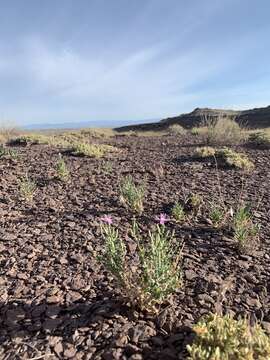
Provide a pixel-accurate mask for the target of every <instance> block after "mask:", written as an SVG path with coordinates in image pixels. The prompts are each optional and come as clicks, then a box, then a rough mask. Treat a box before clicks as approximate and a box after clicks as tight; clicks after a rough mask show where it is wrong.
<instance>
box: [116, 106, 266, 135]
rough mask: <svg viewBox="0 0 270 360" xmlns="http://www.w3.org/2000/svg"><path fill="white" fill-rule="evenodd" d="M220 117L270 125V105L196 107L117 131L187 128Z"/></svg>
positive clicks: (247, 124) (123, 127)
mask: <svg viewBox="0 0 270 360" xmlns="http://www.w3.org/2000/svg"><path fill="white" fill-rule="evenodd" d="M218 117H229V118H231V119H235V121H237V122H238V123H239V124H242V125H245V126H247V127H249V128H265V127H270V106H267V107H264V108H256V109H251V110H243V111H240V110H239V111H235V110H221V109H209V108H196V109H195V110H193V111H192V112H190V113H188V114H182V115H178V116H174V117H169V118H166V119H163V120H161V121H159V122H153V123H145V124H134V125H128V126H122V127H119V128H116V129H115V130H117V131H120V132H121V131H138V130H140V131H146V130H154V131H155V130H156V131H157V130H164V129H166V128H168V127H169V126H170V125H173V124H179V125H181V126H183V127H185V128H192V127H194V126H199V125H200V124H201V122H202V120H203V119H205V118H210V119H216V118H218Z"/></svg>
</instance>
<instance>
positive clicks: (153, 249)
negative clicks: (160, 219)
mask: <svg viewBox="0 0 270 360" xmlns="http://www.w3.org/2000/svg"><path fill="white" fill-rule="evenodd" d="M103 221H105V224H103V225H102V226H101V229H102V234H103V237H104V239H105V252H104V255H103V256H101V257H100V260H101V261H102V264H103V265H104V267H105V268H106V269H107V270H108V271H109V272H110V273H111V274H112V276H113V277H114V279H115V280H116V283H117V284H118V286H119V287H120V290H121V292H122V293H123V295H124V297H125V298H127V300H128V302H129V303H130V304H132V305H133V306H134V305H136V306H139V307H140V308H141V309H142V310H146V311H149V312H156V311H157V308H158V306H159V305H160V304H162V303H164V302H165V301H166V300H167V299H168V298H169V297H170V295H171V294H172V293H174V292H175V290H176V289H177V288H178V287H179V286H180V285H181V273H180V270H179V261H180V258H181V253H180V252H178V254H177V256H174V254H175V249H174V248H173V247H172V241H173V239H174V234H173V233H170V232H169V231H168V230H166V228H165V225H157V226H156V228H155V229H154V230H152V231H150V230H149V232H148V234H147V235H146V236H142V234H141V232H140V230H139V226H138V224H137V222H136V221H135V220H134V221H133V225H132V231H131V234H132V236H133V238H134V240H136V242H137V250H138V259H139V263H138V264H137V265H136V266H135V268H134V266H133V267H132V266H130V264H129V263H128V262H127V259H126V256H125V255H126V247H125V244H124V242H123V241H122V240H121V239H120V237H119V233H118V230H117V229H115V228H114V227H113V225H112V220H111V218H110V217H108V216H106V217H104V218H103Z"/></svg>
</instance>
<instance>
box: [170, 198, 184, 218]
mask: <svg viewBox="0 0 270 360" xmlns="http://www.w3.org/2000/svg"><path fill="white" fill-rule="evenodd" d="M172 216H173V218H174V219H175V220H176V221H179V222H180V221H183V220H185V217H186V214H185V209H184V207H183V206H182V205H181V204H180V203H179V202H176V203H175V204H174V206H173V208H172Z"/></svg>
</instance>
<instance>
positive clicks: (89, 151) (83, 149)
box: [70, 142, 116, 158]
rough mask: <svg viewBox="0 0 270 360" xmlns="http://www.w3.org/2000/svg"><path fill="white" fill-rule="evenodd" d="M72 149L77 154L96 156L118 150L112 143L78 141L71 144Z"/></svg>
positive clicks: (99, 156)
mask: <svg viewBox="0 0 270 360" xmlns="http://www.w3.org/2000/svg"><path fill="white" fill-rule="evenodd" d="M70 151H71V153H72V154H74V155H77V156H89V157H94V158H101V157H103V156H104V155H105V154H107V153H109V152H114V151H116V148H115V147H114V146H111V145H104V144H89V143H86V142H76V143H74V144H72V145H71V146H70Z"/></svg>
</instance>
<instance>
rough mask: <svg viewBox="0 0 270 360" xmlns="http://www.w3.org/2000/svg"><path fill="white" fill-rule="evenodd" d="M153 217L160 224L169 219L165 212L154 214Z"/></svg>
mask: <svg viewBox="0 0 270 360" xmlns="http://www.w3.org/2000/svg"><path fill="white" fill-rule="evenodd" d="M155 219H156V220H157V221H158V222H159V224H160V225H164V224H165V222H167V221H169V218H168V217H167V215H166V214H160V215H159V216H156V218H155Z"/></svg>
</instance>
